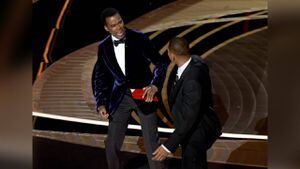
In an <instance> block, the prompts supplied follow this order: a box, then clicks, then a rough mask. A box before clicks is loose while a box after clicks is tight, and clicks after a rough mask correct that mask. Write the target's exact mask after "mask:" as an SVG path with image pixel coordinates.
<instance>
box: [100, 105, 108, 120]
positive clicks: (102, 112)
mask: <svg viewBox="0 0 300 169" xmlns="http://www.w3.org/2000/svg"><path fill="white" fill-rule="evenodd" d="M98 115H100V118H102V119H104V120H107V119H108V116H109V114H108V113H107V112H106V109H105V106H99V107H98Z"/></svg>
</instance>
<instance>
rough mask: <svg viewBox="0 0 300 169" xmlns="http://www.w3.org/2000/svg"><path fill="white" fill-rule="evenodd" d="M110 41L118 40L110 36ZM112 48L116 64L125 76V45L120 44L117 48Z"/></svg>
mask: <svg viewBox="0 0 300 169" xmlns="http://www.w3.org/2000/svg"><path fill="white" fill-rule="evenodd" d="M111 37H112V40H113V41H114V40H119V39H117V38H116V37H114V36H111ZM113 46H114V51H115V55H116V59H117V61H118V64H119V66H120V68H121V70H122V72H123V73H124V75H126V72H125V43H120V44H119V45H118V46H115V45H113Z"/></svg>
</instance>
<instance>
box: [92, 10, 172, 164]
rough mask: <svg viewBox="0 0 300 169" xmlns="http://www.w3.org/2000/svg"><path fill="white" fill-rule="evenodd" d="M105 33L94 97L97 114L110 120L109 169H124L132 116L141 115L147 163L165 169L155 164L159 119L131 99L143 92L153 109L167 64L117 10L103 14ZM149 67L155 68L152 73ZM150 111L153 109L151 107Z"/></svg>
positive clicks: (107, 154) (98, 62)
mask: <svg viewBox="0 0 300 169" xmlns="http://www.w3.org/2000/svg"><path fill="white" fill-rule="evenodd" d="M101 19H102V22H103V25H104V29H105V30H106V31H107V32H109V33H110V35H109V36H107V37H106V38H105V39H104V40H102V41H101V42H100V44H99V48H98V60H97V62H96V65H95V68H94V80H93V83H94V84H93V86H94V95H95V99H96V106H97V112H98V114H99V115H100V117H101V118H103V119H109V126H108V134H107V139H106V141H105V147H106V157H107V162H108V166H109V168H110V169H119V168H122V161H120V159H119V154H120V149H121V146H122V144H123V141H124V137H125V131H126V129H127V125H128V118H129V116H130V113H131V112H132V111H133V110H134V111H136V112H137V113H138V115H139V117H140V120H141V125H142V133H143V137H144V145H145V150H146V153H147V158H148V163H149V166H150V168H151V169H158V168H162V165H161V163H160V162H156V161H152V160H151V158H152V153H153V152H154V150H155V149H156V148H157V147H158V146H159V138H158V133H157V117H156V114H155V113H154V112H153V110H151V109H148V108H149V106H140V104H138V102H137V101H136V100H134V99H133V98H132V93H131V91H133V90H134V89H144V92H143V96H142V97H143V98H144V101H142V102H143V105H145V104H146V105H147V104H149V105H151V104H152V103H151V102H152V101H153V98H154V96H155V95H156V94H158V93H159V91H160V90H161V88H162V85H163V81H164V78H165V74H166V69H167V63H166V62H164V61H163V58H162V56H160V54H159V53H158V51H157V50H156V49H155V48H154V45H153V44H152V43H151V41H150V40H149V39H148V37H147V36H146V35H144V34H143V33H141V32H137V31H133V30H131V29H128V28H125V26H124V23H123V20H122V17H121V16H120V14H119V12H118V11H117V10H116V9H114V8H107V9H105V10H104V11H103V12H102V14H101ZM150 63H153V64H154V65H155V69H154V72H153V73H152V72H151V69H150V67H149V66H150ZM150 107H151V106H150Z"/></svg>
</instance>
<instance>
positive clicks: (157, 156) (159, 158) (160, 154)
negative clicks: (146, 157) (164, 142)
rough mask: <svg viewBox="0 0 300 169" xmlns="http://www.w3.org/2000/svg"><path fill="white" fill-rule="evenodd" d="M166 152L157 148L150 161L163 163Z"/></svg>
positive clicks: (161, 148)
mask: <svg viewBox="0 0 300 169" xmlns="http://www.w3.org/2000/svg"><path fill="white" fill-rule="evenodd" d="M168 154H169V153H168V152H167V151H166V150H165V149H164V148H163V147H162V146H159V147H158V148H157V149H156V150H155V151H154V153H153V155H154V157H152V160H154V161H163V160H165V159H166V158H167V156H168Z"/></svg>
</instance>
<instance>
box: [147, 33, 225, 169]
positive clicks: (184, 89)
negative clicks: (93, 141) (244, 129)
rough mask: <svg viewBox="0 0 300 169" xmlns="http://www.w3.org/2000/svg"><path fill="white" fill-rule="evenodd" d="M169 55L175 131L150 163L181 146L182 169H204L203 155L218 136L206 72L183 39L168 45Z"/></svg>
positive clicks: (155, 153) (218, 131) (169, 95)
mask: <svg viewBox="0 0 300 169" xmlns="http://www.w3.org/2000/svg"><path fill="white" fill-rule="evenodd" d="M168 55H169V58H170V60H171V61H174V62H175V64H176V65H175V67H174V69H173V71H172V72H171V74H170V78H169V83H168V84H169V86H168V101H169V105H170V107H171V112H172V113H173V115H174V126H175V130H174V132H173V133H172V134H171V136H170V137H169V138H168V139H167V141H166V142H164V144H162V145H161V146H160V147H159V148H157V150H156V151H155V152H154V157H153V158H152V159H153V160H157V161H162V160H164V159H165V158H166V157H167V155H168V154H169V153H171V152H174V151H175V150H176V149H177V147H178V146H179V144H180V145H181V147H182V166H181V167H182V169H196V168H197V169H206V168H207V160H206V151H207V149H208V148H210V147H211V145H212V144H213V143H214V142H215V140H216V139H217V138H218V137H219V136H220V134H221V125H220V122H219V119H218V117H217V115H216V114H215V112H214V111H213V109H212V93H211V80H210V76H209V69H208V66H207V65H206V64H205V63H204V62H203V61H202V60H201V59H200V57H199V56H190V54H189V44H188V43H187V41H186V40H184V39H183V38H178V37H175V38H173V39H172V40H171V41H170V42H169V47H168Z"/></svg>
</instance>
